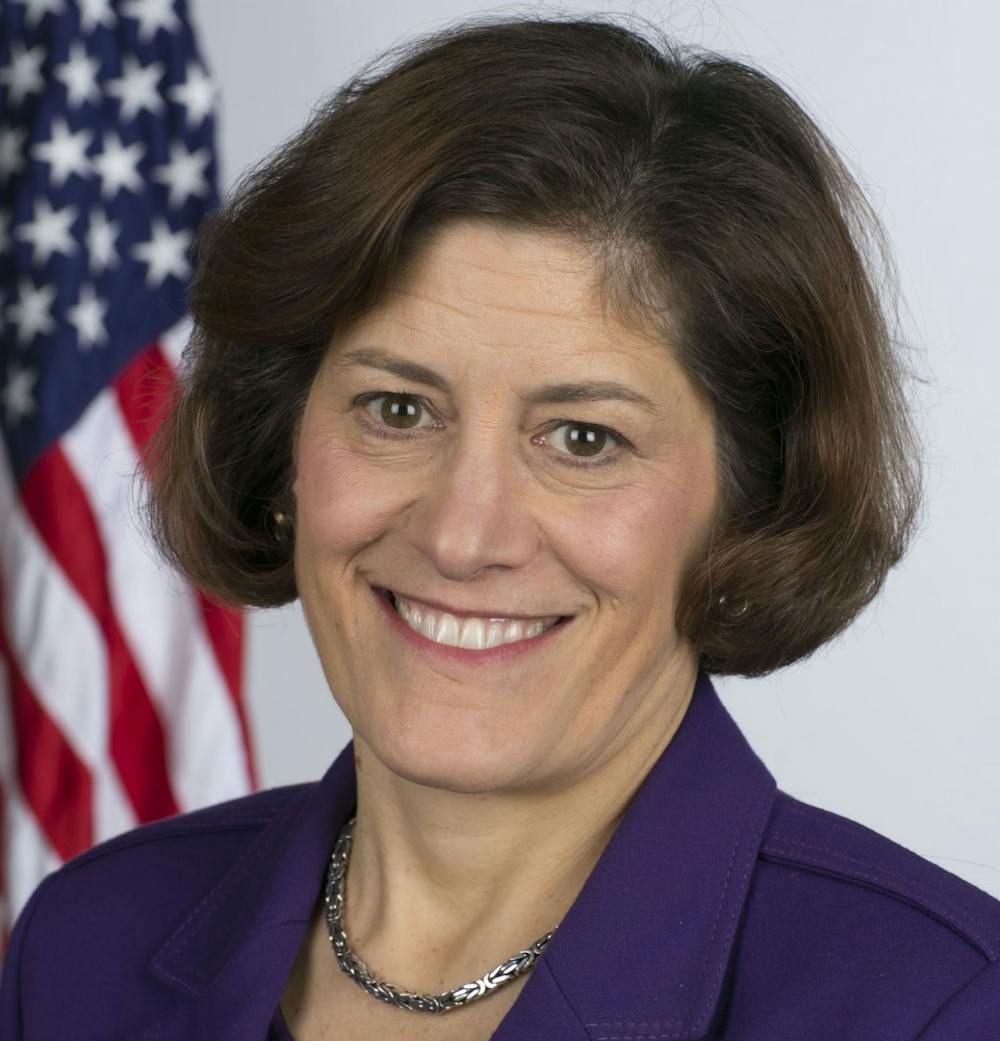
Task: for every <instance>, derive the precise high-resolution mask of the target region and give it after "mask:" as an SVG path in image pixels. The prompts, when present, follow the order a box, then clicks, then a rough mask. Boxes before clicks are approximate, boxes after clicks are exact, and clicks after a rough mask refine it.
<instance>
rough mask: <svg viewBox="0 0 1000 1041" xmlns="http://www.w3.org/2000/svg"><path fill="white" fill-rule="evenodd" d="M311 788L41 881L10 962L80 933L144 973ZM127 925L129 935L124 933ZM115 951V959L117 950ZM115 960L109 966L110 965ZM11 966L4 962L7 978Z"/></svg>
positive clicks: (221, 814)
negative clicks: (145, 961) (170, 936)
mask: <svg viewBox="0 0 1000 1041" xmlns="http://www.w3.org/2000/svg"><path fill="white" fill-rule="evenodd" d="M313 787H314V785H313V784H300V785H289V786H286V787H280V788H270V789H266V790H264V791H261V792H256V793H254V794H252V795H246V796H242V797H241V798H238V799H232V800H230V801H227V802H222V803H217V804H215V805H213V806H208V807H205V808H203V809H200V810H194V811H190V812H188V813H182V814H178V815H176V816H173V817H168V818H165V819H163V820H160V821H155V822H153V823H150V824H145V825H142V826H140V827H137V828H134V829H132V830H130V831H127V832H123V833H122V834H120V835H117V836H115V837H114V838H111V839H107V840H105V841H104V842H101V843H98V844H97V845H95V846H92V847H91V848H90V849H88V850H87V851H86V852H84V853H81V854H79V855H78V856H76V857H74V858H73V859H71V860H68V861H67V862H66V863H65V864H63V865H61V866H60V867H59V868H58V869H57V870H55V871H53V872H52V873H51V874H50V875H48V876H46V878H45V879H44V880H43V881H42V883H41V884H40V885H39V886H38V887H37V888H36V889H35V891H34V893H33V894H32V897H31V899H30V900H29V901H28V903H27V904H26V905H25V907H24V908H23V909H22V911H21V913H20V915H19V916H18V920H17V922H16V923H15V929H14V932H13V934H12V937H11V945H10V950H9V951H8V955H12V954H13V953H14V952H15V949H16V951H17V956H18V958H20V957H21V954H22V949H21V946H20V945H21V944H22V943H23V944H24V945H25V947H24V952H23V953H24V955H25V957H29V955H30V954H31V952H32V951H36V950H37V951H44V950H46V949H49V950H51V949H53V948H58V946H59V944H58V942H57V941H58V937H59V936H60V935H62V934H64V933H65V930H66V928H67V926H68V924H69V923H72V930H73V933H74V935H78V936H87V937H90V938H91V940H90V941H89V942H91V943H92V944H93V950H94V956H95V958H97V957H100V958H101V960H102V961H106V962H108V963H117V964H119V965H124V964H130V965H131V964H137V963H138V962H139V960H140V959H141V956H142V955H146V956H147V957H148V954H149V953H150V952H149V945H150V944H151V942H153V940H154V939H155V938H157V937H160V938H162V934H163V932H164V930H166V929H168V928H169V926H170V923H171V922H173V921H174V920H176V919H177V918H178V916H181V915H183V914H185V913H186V912H187V911H189V910H190V909H191V904H192V901H194V900H196V899H198V898H200V897H201V896H202V895H203V894H205V893H206V892H209V891H210V890H211V889H212V887H213V886H214V885H215V883H216V882H217V881H218V880H219V879H221V878H222V877H223V876H224V875H225V874H226V873H227V872H228V871H230V870H231V869H232V867H233V865H234V863H236V862H238V861H239V859H240V858H241V856H243V854H244V853H245V852H246V851H248V850H249V849H250V848H251V847H252V846H253V843H254V841H255V839H256V838H257V837H258V836H259V835H260V833H261V832H263V831H264V830H265V829H266V828H267V827H268V825H269V824H271V823H272V822H273V821H274V820H275V819H276V818H277V817H279V816H281V815H283V814H287V813H289V812H294V810H295V806H296V805H297V804H298V803H299V802H300V801H301V800H302V799H303V798H304V797H305V796H306V795H307V793H308V791H309V790H310V789H312V788H313ZM125 923H129V927H128V928H123V925H124V924H125ZM111 948H115V950H113V951H112V950H111ZM106 956H107V957H106ZM9 961H10V957H9V956H8V957H7V958H5V966H4V967H5V969H6V967H7V962H9Z"/></svg>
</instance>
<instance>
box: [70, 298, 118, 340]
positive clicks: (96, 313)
mask: <svg viewBox="0 0 1000 1041" xmlns="http://www.w3.org/2000/svg"><path fill="white" fill-rule="evenodd" d="M107 310H108V305H107V304H106V303H105V302H104V301H103V300H100V299H99V298H98V296H97V294H96V293H95V292H94V287H93V286H91V285H85V286H82V287H81V288H80V299H79V300H78V301H77V303H75V304H74V305H73V306H72V307H71V308H69V310H68V311H67V312H66V313H67V314H68V315H69V320H70V323H71V324H72V325H73V327H74V328H75V329H76V335H77V339H78V340H79V342H80V349H81V350H85V351H86V350H90V348H91V347H93V346H94V345H95V344H99V343H105V342H106V341H107V339H108V334H107V331H106V330H105V328H104V315H105V314H106V313H107Z"/></svg>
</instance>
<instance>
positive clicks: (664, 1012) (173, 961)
mask: <svg viewBox="0 0 1000 1041" xmlns="http://www.w3.org/2000/svg"><path fill="white" fill-rule="evenodd" d="M354 783H355V782H354V750H353V745H351V744H348V745H347V747H346V748H345V749H344V750H343V751H342V752H341V754H340V755H339V756H338V757H337V759H336V760H335V761H334V763H333V765H332V766H331V767H330V769H329V770H328V771H327V773H326V774H325V776H324V777H323V778H322V780H320V781H318V782H315V783H312V784H306V785H295V786H291V787H286V788H275V789H271V790H268V791H265V792H261V793H258V794H256V795H252V796H248V797H246V798H243V799H238V800H235V801H233V802H229V803H224V804H221V805H219V806H214V807H211V808H209V809H206V810H200V811H198V812H196V813H189V814H185V815H182V816H179V817H174V818H171V819H169V820H166V821H161V822H158V823H156V824H152V825H147V826H146V827H143V828H139V829H136V830H135V831H132V832H130V833H128V834H126V835H124V836H120V837H119V838H117V839H113V840H111V841H110V842H106V843H104V844H102V845H100V846H97V847H95V848H94V849H92V850H90V851H88V852H87V853H85V854H83V855H82V856H80V857H78V858H76V859H75V860H73V861H71V862H70V863H69V864H67V865H65V866H64V867H62V868H61V869H60V870H58V871H57V872H55V873H54V874H52V875H50V876H49V877H48V878H47V879H46V880H45V882H43V883H42V885H41V886H40V887H39V888H38V889H37V890H36V891H35V894H34V895H33V896H32V898H31V900H30V901H29V903H28V905H27V906H26V908H25V909H24V911H23V912H22V914H21V916H20V917H19V919H18V922H17V926H16V928H15V930H14V934H13V936H12V940H11V946H10V949H9V953H8V956H7V959H6V963H5V965H4V970H3V979H2V983H0V1041H70V1039H72V1041H111V1039H113V1041H255V1039H257V1041H265V1039H266V1038H267V1037H268V1032H269V1030H272V1027H273V1028H278V1024H277V1021H276V1016H275V1012H276V1009H277V1008H278V1000H279V998H280V995H281V992H282V990H283V988H284V985H285V983H286V981H287V978H288V974H289V972H290V970H291V966H292V963H293V961H294V959H295V956H296V953H297V952H298V949H299V946H300V945H301V943H302V942H303V939H304V937H305V930H306V926H307V924H308V921H309V917H310V913H311V911H312V908H313V906H314V904H315V901H316V900H317V898H318V897H319V895H320V893H321V889H322V882H323V875H324V871H325V868H326V864H327V859H328V857H329V854H330V851H331V849H332V847H333V842H334V840H335V838H336V835H337V834H338V832H339V830H340V827H341V825H342V824H343V823H344V822H345V820H346V819H347V817H348V816H349V814H350V813H352V812H353V810H354V803H355V787H354ZM331 959H332V953H331ZM333 971H339V970H337V968H336V966H335V964H334V963H333V961H332V960H331V972H333ZM373 1000H374V999H373ZM484 1000H489V999H488V998H486V999H484ZM415 1014H416V1013H414V1015H415ZM272 1035H273V1031H272ZM278 1036H279V1037H280V1035H278ZM699 1038H705V1039H711V1041H1000V901H997V900H995V899H993V897H991V896H989V895H988V894H987V893H984V892H983V891H982V890H980V889H977V888H976V887H974V886H972V885H970V884H969V883H967V882H965V881H964V880H962V879H960V878H959V877H957V876H956V875H953V874H951V873H950V872H947V871H945V870H944V869H942V868H939V867H938V866H936V865H935V864H933V863H931V862H930V861H927V860H924V859H922V858H921V857H919V856H918V855H917V854H915V853H913V852H911V851H909V850H907V849H905V848H903V847H902V846H900V845H898V844H896V843H894V842H892V841H890V840H889V839H887V838H884V837H883V836H881V835H879V834H877V833H876V832H874V831H871V830H870V829H868V828H866V827H863V826H862V825H860V824H857V823H854V822H853V821H850V820H847V819H846V818H844V817H840V816H838V815H836V814H833V813H830V812H827V811H825V810H822V809H818V808H816V807H813V806H809V805H807V804H805V803H802V802H800V801H798V800H797V799H794V798H792V797H791V796H789V795H787V794H785V793H784V792H781V791H778V790H777V789H776V786H775V781H774V779H773V777H772V776H771V774H770V773H769V772H768V770H767V768H766V767H765V766H764V764H763V763H762V762H761V760H760V759H759V758H758V757H757V755H756V754H755V753H754V752H753V750H752V749H751V748H750V746H749V744H748V743H747V741H746V739H745V738H744V737H743V734H742V733H741V732H740V730H739V728H738V727H737V725H736V723H735V721H734V720H733V718H732V717H731V716H730V715H729V713H728V712H727V710H726V708H725V706H724V705H723V704H722V702H721V700H720V699H719V697H718V695H717V693H716V691H715V689H714V687H713V686H712V683H711V681H710V679H709V677H708V676H707V675H705V674H702V675H701V676H699V678H698V684H697V687H696V689H695V693H694V697H693V699H692V702H691V705H690V707H689V709H688V711H687V713H686V714H685V717H684V720H683V722H682V724H681V726H680V728H679V729H678V731H677V733H676V734H675V735H674V738H673V740H672V741H671V743H670V744H669V746H668V747H667V748H666V750H665V751H664V753H663V755H662V756H661V757H660V758H659V760H658V761H657V762H656V764H655V765H654V767H653V769H652V770H651V771H650V773H649V774H648V776H647V777H646V778H645V779H644V781H643V783H642V785H641V786H640V787H639V789H638V791H637V792H636V794H635V797H634V798H633V799H632V801H631V803H630V804H629V807H628V809H627V811H626V813H625V814H624V816H623V817H622V819H621V821H620V822H619V825H618V828H617V829H616V831H615V833H614V835H613V836H612V838H611V841H610V842H609V843H608V845H607V846H606V848H605V850H604V852H603V853H602V855H601V857H600V859H599V860H598V862H597V864H596V865H595V867H594V870H593V871H592V872H591V874H590V876H589V878H588V879H587V881H586V883H585V885H584V886H583V888H582V889H581V891H580V893H579V894H578V896H577V899H576V901H575V902H574V904H573V906H572V907H571V908H570V910H569V912H568V913H567V915H566V917H565V918H564V919H563V921H562V922H561V923H560V925H559V927H558V929H557V930H556V933H555V935H554V936H553V938H552V940H551V941H550V943H549V945H548V947H547V949H546V951H545V953H544V954H543V955H542V956H541V958H540V959H539V961H538V962H537V964H536V965H535V967H534V968H533V969H532V970H531V974H530V976H529V978H528V982H527V983H526V985H525V986H524V988H523V989H522V990H521V992H520V993H519V994H518V997H517V1000H516V1001H515V1002H514V1004H513V1005H512V1006H511V1008H510V1009H509V1010H508V1012H507V1014H506V1015H505V1017H504V1019H503V1021H502V1022H501V1024H500V1025H499V1027H498V1028H497V1030H496V1031H495V1032H494V1035H493V1041H695V1039H699ZM345 1041H348V1039H345Z"/></svg>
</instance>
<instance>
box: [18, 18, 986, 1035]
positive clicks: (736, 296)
mask: <svg viewBox="0 0 1000 1041" xmlns="http://www.w3.org/2000/svg"><path fill="white" fill-rule="evenodd" d="M880 241H881V240H880V239H879V229H878V225H877V222H876V220H875V218H874V217H873V215H872V213H871V212H870V210H869V209H868V207H867V205H866V203H865V201H864V198H863V196H862V195H861V193H860V191H859V190H858V188H857V186H856V185H855V184H854V183H853V182H852V180H851V178H850V177H849V175H848V174H847V172H846V171H845V169H844V167H843V166H842V164H841V162H840V161H839V159H838V158H837V156H836V155H835V153H834V151H833V150H832V148H831V146H830V144H829V143H828V142H827V140H826V139H825V138H824V137H823V135H822V134H821V132H820V131H819V130H818V129H817V127H816V126H815V125H814V124H813V123H812V122H811V121H810V119H809V118H808V117H807V116H806V114H805V113H804V112H803V111H802V109H801V108H800V107H799V106H798V105H797V104H796V103H795V102H794V100H792V99H791V98H790V97H789V96H788V95H787V94H786V93H785V92H784V91H783V90H782V89H781V88H780V87H779V86H777V85H776V84H775V83H774V82H772V81H771V80H769V79H768V78H767V77H766V76H764V75H762V74H761V73H759V72H757V71H755V70H753V69H751V68H749V67H747V66H745V65H742V64H739V63H736V62H732V61H727V60H723V59H721V58H718V57H714V56H712V55H707V54H696V53H694V52H689V51H684V50H681V49H679V48H677V47H675V46H673V45H672V44H671V43H670V42H669V41H668V40H665V39H661V38H658V39H656V40H655V42H652V41H651V40H647V39H643V38H642V37H640V36H639V35H637V34H635V33H633V32H631V31H630V30H627V29H626V28H624V27H622V26H621V25H618V24H616V23H614V22H612V21H609V20H599V19H588V20H569V19H566V20H559V19H556V20H538V19H516V20H510V19H504V20H497V19H493V20H488V21H479V22H475V23H467V24H465V25H461V26H458V27H457V28H454V29H452V30H449V31H447V32H444V33H439V34H437V35H435V36H432V37H430V38H426V39H422V40H419V41H416V42H415V43H413V44H411V45H410V46H409V47H408V48H406V49H405V50H404V51H403V53H402V54H400V55H398V56H397V58H396V60H395V61H394V62H393V63H392V64H391V66H390V67H388V68H386V69H383V70H381V71H378V70H375V69H372V70H369V73H368V74H367V75H366V76H361V77H357V78H355V79H353V80H352V81H351V82H350V83H348V84H347V85H346V86H345V87H344V88H343V89H342V90H341V91H340V92H339V93H338V94H337V95H336V96H335V97H334V98H333V99H332V101H331V102H330V103H329V104H328V105H327V106H326V107H325V108H323V109H322V110H321V111H320V112H319V113H318V114H317V115H316V117H315V118H314V119H313V120H312V121H311V122H310V124H309V125H308V126H307V127H306V129H305V130H304V131H303V132H302V133H300V134H299V135H297V136H296V137H295V138H294V139H293V140H292V141H291V142H289V143H287V144H286V145H285V146H283V147H282V148H281V149H279V150H278V151H277V152H276V153H275V154H274V155H273V156H272V157H271V158H270V159H269V160H268V161H266V162H265V163H264V164H263V165H262V166H261V167H260V168H258V169H257V170H256V171H255V172H254V173H253V174H252V175H251V176H250V177H248V178H247V179H246V180H245V181H244V182H243V183H242V184H241V185H240V186H239V188H238V190H237V191H236V192H235V193H234V195H233V196H232V198H231V199H230V201H229V203H228V204H227V206H226V207H225V208H224V210H223V211H222V212H221V213H219V214H218V215H217V216H216V218H215V219H214V220H213V221H212V223H211V226H210V227H207V228H206V229H205V231H204V233H203V235H202V237H201V242H200V253H199V266H198V273H197V276H196V279H195V283H194V287H193V295H192V309H193V313H194V316H195V320H196V332H195V335H194V337H193V339H192V341H191V344H190V345H189V348H188V351H187V353H186V368H185V372H184V392H183V395H182V396H181V397H180V399H179V400H178V402H177V406H176V408H175V410H174V411H173V413H172V414H171V416H170V417H169V420H168V421H167V422H166V423H165V424H164V426H163V427H162V428H161V430H160V433H159V437H158V440H157V442H156V444H155V448H154V450H153V451H152V452H151V454H150V459H149V462H150V466H151V468H152V472H153V475H154V480H153V488H154V496H153V499H152V504H151V505H152V511H151V520H152V524H153V530H154V531H155V533H156V535H157V537H158V540H159V542H160V544H161V545H162V547H163V550H164V553H165V555H166V556H167V557H168V558H169V559H170V560H171V561H172V562H173V563H174V564H175V565H177V566H178V567H180V568H181V569H183V570H184V571H185V572H186V573H187V574H188V575H190V576H191V577H192V578H193V579H195V580H196V581H197V582H199V583H200V584H202V585H203V586H204V587H206V588H208V589H211V590H212V591H214V592H215V593H216V594H217V595H219V596H220V597H222V598H224V599H226V600H228V601H229V602H231V603H240V604H251V605H256V606H272V605H278V604H283V603H286V602H288V601H289V600H291V599H293V598H295V597H296V596H298V597H301V599H302V603H303V607H304V609H305V614H306V618H307V620H308V623H309V627H310V631H311V633H312V636H313V639H314V642H315V644H316V648H317V651H318V653H319V656H320V659H321V661H322V664H323V667H324V670H325V674H326V676H327V679H328V681H329V684H330V688H331V690H332V692H333V694H334V696H335V698H336V699H337V702H338V704H339V705H340V707H341V708H342V709H343V711H344V713H345V715H346V716H347V718H348V720H349V721H350V723H351V726H352V729H353V741H352V742H351V743H350V744H349V745H348V746H347V747H346V748H345V749H344V750H343V751H342V752H341V753H340V754H339V756H338V757H337V758H336V760H335V761H334V763H333V765H332V766H331V767H330V769H329V771H328V772H327V774H326V775H325V776H324V778H323V779H322V780H321V781H319V782H318V783H316V784H310V785H300V786H295V787H291V788H282V789H275V790H271V791H266V792H262V793H259V794H257V795H253V796H250V797H248V798H244V799H240V800H237V801H235V802H231V803H227V804H224V805H221V806H216V807H212V808H209V809H207V810H202V811H199V812H197V813H191V814H187V815H183V816H180V817H176V818H173V819H171V820H167V821H163V822H159V823H157V824H154V825H150V826H147V827H144V828H140V829H138V830H136V831H133V832H131V833H129V834H127V835H124V836H122V837H119V838H118V839H115V840H112V841H111V842H107V843H104V844H103V845H101V846H98V847H96V848H95V849H94V850H91V851H90V852H88V853H86V854H84V855H83V856H81V857H79V858H77V859H76V860H75V861H73V862H72V863H70V864H68V865H66V866H65V867H64V868H62V869H61V870H60V871H58V872H56V873H55V874H54V875H52V876H50V877H49V878H48V879H47V880H46V881H45V883H43V885H42V886H41V887H39V889H38V890H37V891H36V893H35V895H34V896H33V898H32V900H31V901H30V903H29V905H28V906H27V908H26V909H25V911H24V912H23V914H22V915H21V917H20V919H19V921H18V924H17V927H16V929H15V932H14V936H13V938H12V943H11V947H10V953H9V955H8V959H7V964H6V966H5V970H4V973H5V974H4V979H3V989H2V997H0V1023H2V1028H0V1029H2V1037H3V1038H4V1039H5V1041H6V1039H14V1038H23V1039H39V1041H40V1039H43V1038H44V1039H46V1041H50V1039H56V1038H69V1037H71V1036H72V1037H73V1038H75V1039H80V1038H84V1039H88V1038H94V1039H97V1038H112V1037H113V1038H116V1039H123V1041H138V1039H140V1038H144V1039H154V1038H156V1039H159V1041H168V1039H171V1041H172V1039H177V1041H180V1039H182V1038H183V1039H185V1041H189V1039H195V1038H205V1039H208V1038H211V1039H212V1041H219V1039H222V1038H233V1039H236V1038H239V1039H241V1041H246V1039H253V1038H260V1039H264V1038H265V1037H269V1038H271V1039H272V1041H273V1039H282V1041H288V1039H289V1038H294V1039H295V1041H334V1039H345V1041H348V1039H349V1041H373V1039H375V1038H379V1039H382V1038H390V1037H405V1038H418V1039H450V1038H455V1039H457V1038H462V1039H463V1041H477V1039H486V1038H495V1039H497V1041H527V1039H539V1041H541V1039H545V1041H570V1039H575V1041H587V1039H589V1041H610V1039H621V1041H629V1039H632V1041H639V1039H652V1038H657V1039H664V1041H665V1039H668V1038H669V1039H695V1038H712V1039H717V1041H751V1039H765V1038H766V1039H768V1041H782V1039H792V1038H795V1039H800V1038H808V1039H810V1041H824V1039H830V1041H834V1039H836V1041H844V1039H846V1038H857V1039H860V1038H866V1039H879V1041H895V1039H899V1041H903V1039H906V1041H910V1039H915V1038H918V1037H919V1038H920V1041H946V1039H947V1041H954V1039H957V1038H962V1039H965V1041H977V1039H978V1041H987V1038H990V1039H994V1041H995V1039H996V1038H997V1037H998V1036H1000V968H998V965H1000V903H998V902H997V901H996V900H994V899H992V898H991V897H990V896H988V895H987V894H986V893H983V892H981V891H980V890H978V889H976V888H974V887H973V886H971V885H969V884H968V883H966V882H964V881H963V880H961V879H959V878H958V877H956V876H954V875H952V874H950V873H948V872H946V871H944V870H942V869H941V868H939V867H937V866H935V865H934V864H932V863H930V862H928V861H926V860H923V859H921V858H920V857H918V856H917V855H916V854H914V853H912V852H910V851H908V850H906V849H904V848H902V847H900V846H899V845H897V844H895V843H893V842H891V841H889V840H888V839H886V838H884V837H882V836H880V835H878V834H876V833H875V832H873V831H871V830H869V829H867V828H865V827H862V826H861V825H859V824H857V823H854V822H851V821H848V820H846V819H844V818H842V817H839V816H837V815H835V814H832V813H829V812H827V811H824V810H821V809H817V808H815V807H811V806H808V805H806V804H804V803H802V802H800V801H798V800H796V799H794V798H792V797H790V796H788V795H787V794H785V793H783V792H780V791H778V790H777V788H776V784H775V781H774V778H773V777H772V776H771V775H770V773H769V772H768V771H767V769H766V768H765V766H764V765H763V763H762V762H761V761H760V759H759V758H758V757H757V756H756V755H755V754H754V752H753V751H752V749H751V748H750V747H749V745H748V744H747V742H746V740H745V739H744V738H743V736H742V734H741V733H740V732H739V730H738V729H737V727H736V725H735V723H734V722H733V720H732V719H731V717H730V716H729V715H728V713H727V712H726V710H725V709H724V707H723V705H722V703H721V701H720V700H719V698H718V696H717V694H716V692H715V690H714V688H713V686H712V682H711V676H712V675H714V674H718V675H725V674H740V675H745V676H758V675H762V674H765V673H767V672H770V671H772V670H774V669H777V668H780V667H781V666H783V665H787V664H790V663H792V662H795V661H798V660H800V659H802V658H804V657H805V656H807V655H809V654H810V653H812V652H813V651H814V650H816V649H817V648H818V647H820V646H821V645H822V644H823V643H825V642H826V641H828V640H829V639H831V638H832V637H833V636H835V635H836V634H838V633H840V632H842V631H843V630H844V628H845V627H846V626H847V625H848V624H849V623H850V622H851V621H852V620H853V619H854V618H855V617H856V616H857V614H858V613H859V612H860V611H861V609H862V608H863V607H864V606H865V605H866V604H868V603H869V602H870V601H871V600H872V598H873V597H874V596H875V595H876V594H877V592H878V590H879V589H880V587H881V585H882V583H883V581H884V579H885V576H886V574H887V572H888V570H889V569H890V568H891V567H892V566H893V565H894V564H895V563H897V562H898V561H899V559H900V558H901V556H902V555H903V552H904V550H905V547H906V544H907V542H908V540H909V538H910V537H911V534H912V530H913V525H914V517H915V516H916V511H917V504H918V499H919V481H918V476H917V475H918V472H919V470H918V464H917V461H916V441H915V437H914V433H913V430H912V427H911V425H910V420H909V418H908V416H907V412H906V408H905V397H904V392H903V376H904V373H903V369H902V362H901V359H900V358H899V357H897V356H896V355H895V354H894V352H893V350H892V347H891V344H892V340H891V335H890V332H891V330H890V329H889V328H888V324H887V321H886V319H885V316H884V304H883V301H882V299H881V298H880V294H879V291H878V290H879V286H878V282H877V277H876V264H875V262H876V261H877V260H878V259H879V253H878V249H877V248H876V249H874V250H873V249H872V248H871V247H872V244H874V246H875V247H877V246H878V244H879V243H880ZM881 259H882V260H886V259H887V258H886V257H885V256H882V258H881Z"/></svg>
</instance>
